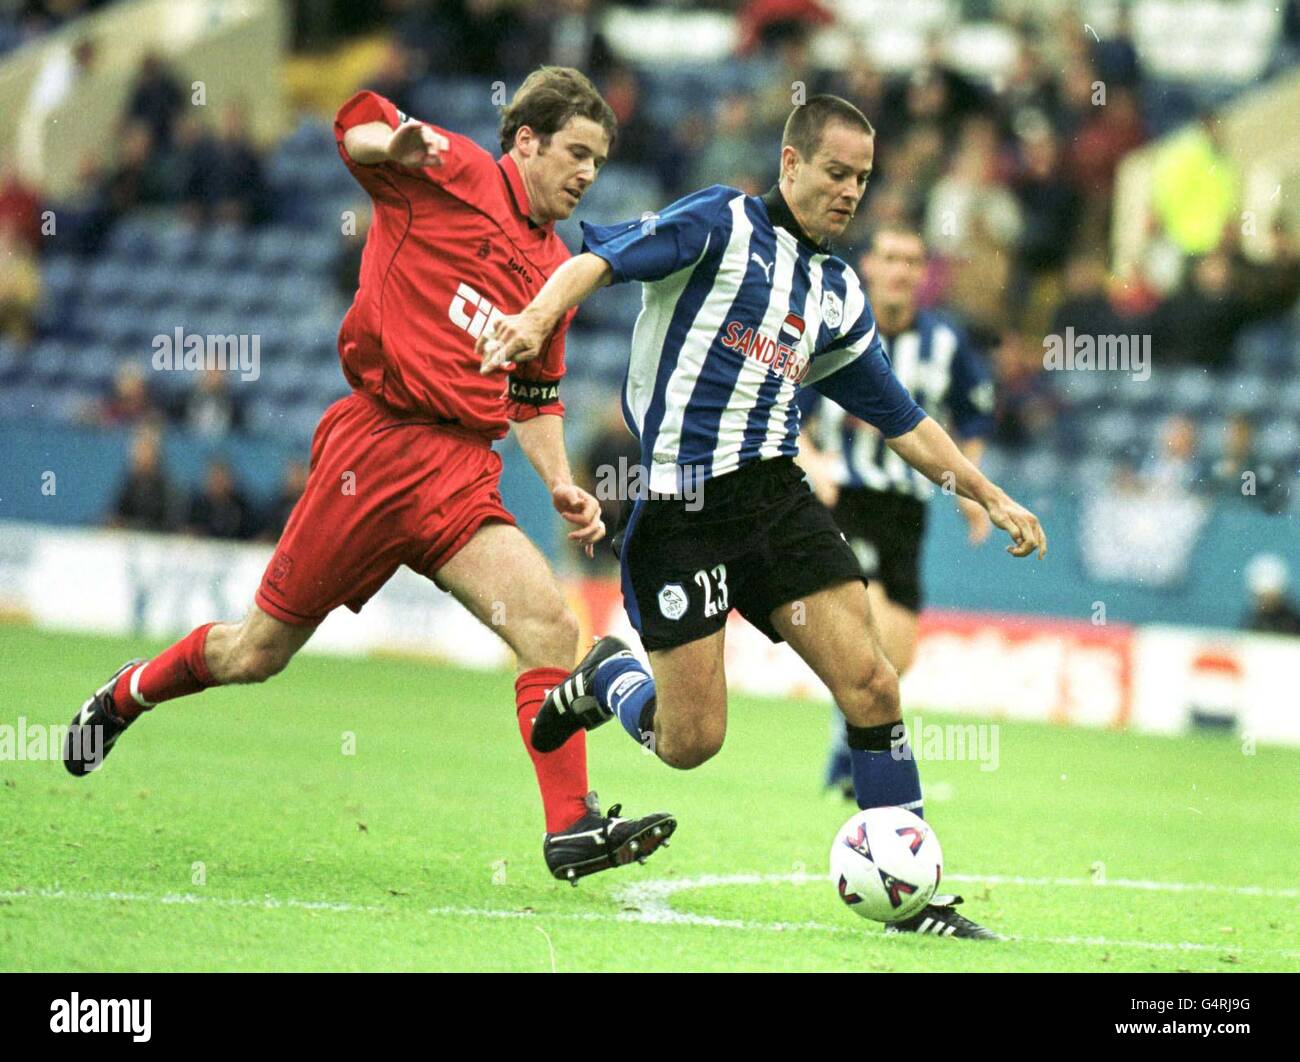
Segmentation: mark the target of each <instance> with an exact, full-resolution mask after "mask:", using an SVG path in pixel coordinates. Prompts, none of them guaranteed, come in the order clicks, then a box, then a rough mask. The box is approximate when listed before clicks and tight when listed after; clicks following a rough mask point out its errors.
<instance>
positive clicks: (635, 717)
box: [591, 656, 655, 745]
mask: <svg viewBox="0 0 1300 1062" xmlns="http://www.w3.org/2000/svg"><path fill="white" fill-rule="evenodd" d="M591 692H592V693H594V694H595V695H596V700H598V701H599V702H600V703H601V704H602V705H603V706H604V707H605V708H607V709H609V711H611V712H613V713H614V714H615V715H616V716H618V721H619V722H620V723H622V724H623V729H624V730H626V731H627V732H628V733H629V734H630V735H631V736H632V740H633V741H635V742H636V743H637V744H638V745H641V744H644V743H645V735H644V734H643V732H642V730H641V713H642V712H643V711H644V710H645V707H646V705H647V704H648V703H649V702H651V701H653V700H654V695H655V680H654V679H653V678H651V676H650V672H649V671H647V670H646V668H645V665H644V664H643V663H641V661H640V660H638V659H637V658H636V657H634V656H616V657H612V658H611V659H609V660H606V661H605V662H604V663H603V664H601V665H600V667H598V668H596V675H595V677H594V678H593V679H592V683H591ZM649 729H650V732H651V733H654V728H653V725H652V726H651V727H650V728H649Z"/></svg>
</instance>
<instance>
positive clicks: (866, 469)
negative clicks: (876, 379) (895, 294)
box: [800, 310, 993, 499]
mask: <svg viewBox="0 0 1300 1062" xmlns="http://www.w3.org/2000/svg"><path fill="white" fill-rule="evenodd" d="M882 339H883V337H882ZM883 342H884V345H885V349H886V351H887V353H888V355H889V360H890V363H891V364H892V365H893V369H894V375H895V376H897V377H898V379H899V381H900V382H902V384H903V385H904V386H905V387H906V388H907V389H908V391H909V392H911V394H912V396H913V398H915V399H916V401H917V403H919V404H920V405H921V406H922V407H923V408H924V409H926V410H928V411H929V412H931V413H937V412H939V411H941V410H942V411H945V412H946V413H947V415H948V419H949V420H950V421H951V423H952V426H953V427H954V428H955V429H956V433H957V435H958V436H959V437H960V438H962V439H979V438H984V437H985V436H987V435H988V433H989V432H990V431H991V430H992V428H993V417H992V413H993V381H992V380H991V379H990V377H989V373H988V370H987V368H986V367H985V365H984V361H983V359H982V358H981V357H980V355H979V353H978V352H977V351H976V350H975V348H974V346H973V345H972V344H971V342H970V340H969V338H967V336H966V333H965V332H964V331H963V330H962V329H961V328H959V327H958V326H957V325H956V324H954V323H953V322H952V321H950V320H949V319H948V318H947V317H945V316H944V315H943V314H942V313H940V312H938V311H936V310H920V311H918V312H917V314H916V317H915V318H914V319H913V321H912V324H911V327H909V328H908V329H906V330H905V331H903V332H900V333H899V334H898V335H896V336H894V337H892V338H888V339H883ZM800 406H801V408H802V412H803V415H804V416H805V417H809V418H814V417H815V420H814V424H815V427H814V431H813V440H814V441H815V442H816V443H817V445H818V447H819V448H821V449H822V450H824V451H825V452H826V453H828V454H829V455H831V456H833V457H834V458H836V459H837V460H836V461H835V467H836V478H837V479H838V481H839V483H840V485H841V486H845V487H866V488H868V489H870V490H881V491H890V492H892V493H897V494H906V495H908V496H910V497H914V498H921V499H924V498H928V497H929V496H930V493H931V491H933V489H934V485H933V484H932V483H931V482H930V481H929V480H928V479H926V478H925V477H924V476H923V475H921V473H919V472H917V471H916V469H914V468H912V467H911V466H910V465H909V464H908V463H907V462H906V461H904V460H903V459H902V458H901V457H899V456H898V454H896V453H894V451H893V450H891V449H890V448H889V447H888V446H886V445H885V440H884V439H883V438H882V437H881V436H880V434H879V432H876V431H873V430H872V429H871V428H868V427H866V426H865V425H863V424H862V423H861V422H859V421H856V420H854V418H852V417H846V416H845V415H844V410H843V409H842V408H839V407H836V406H833V405H831V404H830V403H825V402H820V401H819V400H818V397H817V396H816V395H808V396H805V397H804V398H803V399H801V401H800Z"/></svg>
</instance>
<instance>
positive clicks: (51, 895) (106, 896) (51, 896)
mask: <svg viewBox="0 0 1300 1062" xmlns="http://www.w3.org/2000/svg"><path fill="white" fill-rule="evenodd" d="M0 900H74V901H78V902H81V903H152V904H161V905H164V906H171V905H175V906H180V907H185V906H207V907H255V908H260V909H262V910H266V911H273V910H276V909H277V908H286V907H288V908H293V909H295V910H299V911H362V912H382V911H385V910H388V908H384V907H375V906H371V905H367V904H359V903H348V902H346V901H337V902H336V901H333V900H293V899H289V900H280V899H277V898H276V897H274V896H265V897H263V898H262V899H260V900H250V899H244V898H242V897H238V896H199V895H196V894H195V893H189V892H186V893H179V892H171V893H167V894H165V895H163V896H148V895H146V894H144V893H138V892H78V891H77V890H75V889H3V890H0Z"/></svg>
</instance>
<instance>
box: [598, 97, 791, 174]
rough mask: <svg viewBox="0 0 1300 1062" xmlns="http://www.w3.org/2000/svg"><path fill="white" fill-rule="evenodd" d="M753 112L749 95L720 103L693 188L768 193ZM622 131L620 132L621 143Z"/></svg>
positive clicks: (697, 164) (697, 161)
mask: <svg viewBox="0 0 1300 1062" xmlns="http://www.w3.org/2000/svg"><path fill="white" fill-rule="evenodd" d="M753 123H754V108H753V106H752V104H751V103H750V99H749V97H748V96H747V95H745V94H743V93H739V92H733V93H731V94H729V95H727V96H724V97H723V98H722V99H721V100H719V101H718V105H717V107H716V108H715V112H714V126H713V132H712V134H711V135H710V136H709V139H708V143H707V144H706V145H705V147H704V150H703V151H702V152H700V153H699V154H698V155H697V156H696V158H695V165H694V168H693V169H692V172H691V180H690V184H691V186H692V187H694V188H705V187H707V186H708V185H710V184H728V185H731V187H733V188H739V189H741V190H742V191H746V192H749V193H750V194H751V195H760V194H762V193H763V192H765V191H766V190H767V189H766V187H764V186H763V179H764V177H767V176H769V175H768V174H767V172H766V170H765V168H764V167H763V163H762V161H761V160H762V158H763V153H762V152H761V151H760V150H759V145H758V144H757V143H756V142H755V140H754V136H753ZM622 138H623V130H622V128H621V127H620V128H619V142H620V144H621V143H622Z"/></svg>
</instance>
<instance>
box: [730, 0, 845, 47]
mask: <svg viewBox="0 0 1300 1062" xmlns="http://www.w3.org/2000/svg"><path fill="white" fill-rule="evenodd" d="M828 6H829V5H826V4H822V3H819V2H818V0H745V2H744V3H743V4H741V6H740V11H739V12H738V14H737V21H738V22H739V31H740V39H739V41H738V49H737V50H738V51H739V52H740V54H741V55H751V54H753V52H754V51H755V50H756V49H758V47H759V46H760V45H763V44H770V43H772V42H773V41H774V40H775V39H778V38H788V37H790V36H795V35H798V36H803V35H804V34H805V33H806V32H807V31H808V30H811V29H815V28H817V27H818V26H829V25H832V24H833V23H834V22H835V16H834V14H833V13H832V12H831V11H829V10H828V9H827V8H828Z"/></svg>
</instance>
